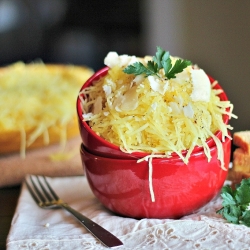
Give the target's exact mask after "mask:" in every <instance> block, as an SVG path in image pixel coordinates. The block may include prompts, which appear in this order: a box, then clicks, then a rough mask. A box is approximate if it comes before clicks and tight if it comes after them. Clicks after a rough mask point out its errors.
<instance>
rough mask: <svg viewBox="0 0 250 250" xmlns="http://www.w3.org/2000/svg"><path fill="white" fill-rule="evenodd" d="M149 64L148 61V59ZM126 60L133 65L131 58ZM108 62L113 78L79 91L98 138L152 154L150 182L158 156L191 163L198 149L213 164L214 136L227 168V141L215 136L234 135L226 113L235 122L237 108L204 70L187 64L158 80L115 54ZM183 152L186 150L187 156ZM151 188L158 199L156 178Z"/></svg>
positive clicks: (99, 81) (151, 191) (85, 117)
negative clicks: (131, 71) (97, 107)
mask: <svg viewBox="0 0 250 250" xmlns="http://www.w3.org/2000/svg"><path fill="white" fill-rule="evenodd" d="M110 57H111V59H112V60H111V62H109V61H108V59H109V58H110ZM130 59H131V58H130ZM138 60H139V59H138ZM147 60H148V57H147V59H145V60H144V61H145V62H146V61H147ZM172 60H176V58H172ZM127 61H128V63H130V60H129V58H127ZM133 61H134V59H133ZM140 61H143V59H141V58H140ZM105 62H106V63H107V65H109V66H110V69H109V71H108V74H107V75H106V76H105V77H103V78H101V79H100V80H98V81H97V82H95V84H94V85H92V86H90V87H88V88H86V89H83V91H82V93H80V96H85V97H86V98H82V103H83V108H84V114H83V119H84V120H85V121H88V122H89V125H90V127H91V128H92V129H93V130H94V131H95V132H96V133H97V134H98V135H100V136H101V137H103V138H104V139H106V140H107V141H109V142H111V143H113V144H115V145H118V146H119V147H120V148H121V150H122V151H124V152H127V153H131V152H135V151H143V152H148V153H149V156H148V157H146V158H144V159H143V160H149V173H150V178H152V159H153V157H169V156H170V154H171V153H173V152H175V153H177V154H178V155H179V156H180V157H181V159H182V160H183V162H184V163H186V164H187V163H188V160H189V157H190V154H191V153H192V151H193V149H194V147H195V146H196V145H198V146H202V147H203V148H204V152H205V154H206V156H207V159H208V161H210V159H211V155H210V150H209V147H208V145H207V144H206V140H207V139H208V138H209V137H212V138H213V139H214V141H215V143H216V146H217V148H218V159H219V160H220V162H221V166H222V168H223V169H224V159H223V157H224V154H223V151H222V143H221V141H220V140H219V139H218V138H217V137H216V136H214V133H215V132H216V131H218V130H221V131H222V137H223V140H224V139H225V137H230V135H229V133H228V129H232V127H231V126H230V125H228V124H225V123H224V122H223V114H227V115H229V117H230V118H231V117H235V118H236V116H235V115H233V114H232V110H233V105H232V104H231V103H230V102H229V101H222V100H220V98H219V97H218V95H219V94H220V93H221V92H220V91H219V90H216V89H214V86H215V85H216V82H215V83H213V84H210V81H209V79H208V77H207V75H206V74H205V72H204V71H203V70H201V69H199V68H198V67H197V66H195V67H192V66H188V67H187V68H186V69H184V71H183V72H182V73H179V74H177V77H176V78H173V79H169V80H167V79H164V77H162V78H161V79H160V80H159V79H157V78H156V77H154V76H149V77H147V78H146V77H144V78H141V77H139V76H136V77H135V76H134V75H128V74H125V73H124V72H123V71H122V70H123V69H124V67H125V66H126V65H124V60H123V63H120V62H121V60H119V57H117V55H116V54H113V55H112V56H110V55H109V56H107V57H106V60H105ZM115 62H119V63H115ZM121 64H122V66H121ZM208 84H209V85H208ZM131 92H132V94H131ZM97 97H98V98H99V97H102V109H101V111H100V112H99V113H94V112H93V106H94V103H95V102H96V100H97ZM183 150H187V154H186V155H185V156H184V155H183V154H182V151H183ZM149 185H150V193H151V199H152V201H154V199H155V198H154V194H153V188H152V180H150V181H149Z"/></svg>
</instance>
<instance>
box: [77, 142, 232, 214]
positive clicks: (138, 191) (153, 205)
mask: <svg viewBox="0 0 250 250" xmlns="http://www.w3.org/2000/svg"><path fill="white" fill-rule="evenodd" d="M230 149H231V140H230V139H226V140H225V142H223V150H224V160H225V167H226V169H227V170H228V165H229V161H230V152H231V150H230ZM80 153H81V159H82V163H83V166H84V170H85V173H86V176H87V179H88V182H89V185H90V187H91V189H92V191H93V193H94V195H95V196H96V197H97V198H98V199H99V201H100V202H101V203H102V204H103V205H104V206H105V207H106V208H108V209H110V210H111V211H113V212H115V213H117V214H119V215H123V216H128V217H133V218H180V217H182V216H184V215H187V214H190V213H192V212H194V211H195V210H197V209H198V208H200V207H202V206H203V205H205V204H206V203H207V202H209V201H210V200H211V199H212V198H213V197H214V196H215V195H216V194H217V193H218V192H219V190H220V189H221V187H222V186H223V183H224V181H225V179H226V176H227V170H223V169H222V168H221V165H220V162H219V160H218V159H217V147H216V146H213V147H211V156H212V158H211V161H210V162H208V161H207V157H206V156H205V154H204V152H203V151H198V152H195V153H192V154H191V157H190V159H189V163H188V164H187V165H185V164H184V163H183V161H182V160H181V159H180V158H179V157H178V156H175V157H171V158H169V159H160V158H158V159H153V174H152V186H153V192H154V195H155V202H152V200H151V195H150V189H149V166H148V162H146V161H142V162H140V163H137V161H136V160H135V159H117V158H116V159H115V158H108V157H102V156H99V155H94V154H92V153H90V152H88V151H87V150H86V148H85V147H84V146H83V145H81V150H80Z"/></svg>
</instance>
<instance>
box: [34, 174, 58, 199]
mask: <svg viewBox="0 0 250 250" xmlns="http://www.w3.org/2000/svg"><path fill="white" fill-rule="evenodd" d="M42 177H43V179H44V182H45V183H46V184H47V186H48V183H47V181H46V179H45V177H44V176H42ZM36 178H37V182H38V184H39V185H40V188H41V189H42V190H43V193H44V196H46V198H47V199H48V200H49V201H53V200H54V197H52V196H51V194H49V193H48V191H47V189H46V188H45V187H44V184H43V183H42V182H41V180H40V178H39V177H38V176H36Z"/></svg>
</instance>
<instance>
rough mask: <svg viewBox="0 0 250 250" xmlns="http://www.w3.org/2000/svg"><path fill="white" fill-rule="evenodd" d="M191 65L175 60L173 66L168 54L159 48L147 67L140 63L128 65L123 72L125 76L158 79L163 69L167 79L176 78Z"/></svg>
mask: <svg viewBox="0 0 250 250" xmlns="http://www.w3.org/2000/svg"><path fill="white" fill-rule="evenodd" d="M191 64H192V63H191V62H190V61H188V60H182V59H177V60H176V62H175V64H174V65H172V63H171V58H170V54H169V52H168V51H164V50H163V49H162V48H161V47H157V52H156V54H155V56H154V57H153V61H148V63H147V65H146V66H145V65H143V64H142V63H141V62H136V63H134V64H131V65H128V66H127V67H126V68H125V69H124V70H123V72H124V73H126V74H134V75H146V77H147V76H150V75H156V76H158V77H160V75H159V71H160V70H161V69H164V74H165V77H166V78H167V79H171V78H176V74H178V73H181V72H182V71H183V70H184V69H185V68H186V67H187V66H189V65H191Z"/></svg>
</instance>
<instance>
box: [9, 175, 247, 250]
mask: <svg viewBox="0 0 250 250" xmlns="http://www.w3.org/2000/svg"><path fill="white" fill-rule="evenodd" d="M49 181H50V183H51V185H52V186H53V188H54V189H55V190H56V192H57V193H58V194H59V196H61V198H62V199H64V200H65V201H66V202H68V203H69V204H70V205H71V206H72V207H73V208H75V209H76V210H78V211H80V212H81V213H83V214H85V215H86V216H88V217H89V218H91V219H93V220H94V221H95V222H97V223H99V224H100V225H101V226H103V227H104V228H106V229H107V230H109V231H111V232H112V233H113V234H115V235H116V236H117V237H118V238H119V239H120V240H121V241H122V242H123V243H124V246H121V247H118V248H115V249H119V250H120V249H121V250H125V249H133V250H135V249H140V250H141V249H146V250H150V249H157V250H159V249H161V250H162V249H178V250H180V249H213V250H215V249H220V250H222V249H226V250H228V249H241V250H244V249H250V228H248V227H246V226H242V225H240V226H239V225H233V224H229V223H227V222H226V221H225V220H224V219H222V218H221V217H220V216H219V215H218V214H216V210H218V209H219V208H220V207H221V202H222V201H221V198H220V196H219V195H218V196H217V197H216V198H215V199H213V200H212V201H211V202H210V203H209V204H207V205H206V206H204V207H203V208H201V209H200V210H198V211H197V212H196V213H194V214H192V215H188V216H185V217H183V218H182V219H180V220H170V219H141V220H136V219H132V218H123V217H120V216H117V215H114V214H113V213H111V212H110V211H108V210H106V209H105V208H104V207H103V206H102V205H101V204H100V203H99V202H98V201H97V200H96V198H95V197H94V196H93V194H92V192H91V191H90V189H89V187H88V184H87V181H86V179H85V177H61V178H53V179H49ZM7 249H9V250H17V249H22V250H26V249H32V250H35V249H39V250H49V249H51V250H56V249H62V250H63V249H65V250H69V249H89V250H90V249H107V248H106V247H104V246H103V245H101V244H100V243H99V242H98V241H97V240H96V239H95V238H94V237H93V236H92V235H91V234H89V233H88V232H87V231H86V230H85V228H84V227H83V226H82V225H81V224H80V223H79V222H78V221H76V220H75V219H74V218H73V217H72V216H71V215H70V214H69V213H68V212H66V211H64V210H61V209H60V210H43V209H40V208H39V207H37V205H36V204H35V203H34V201H33V200H32V198H31V196H30V194H29V193H28V191H27V188H26V186H25V185H23V187H22V191H21V195H20V198H19V201H18V206H17V209H16V212H15V215H14V218H13V220H12V225H11V229H10V232H9V235H8V238H7Z"/></svg>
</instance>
